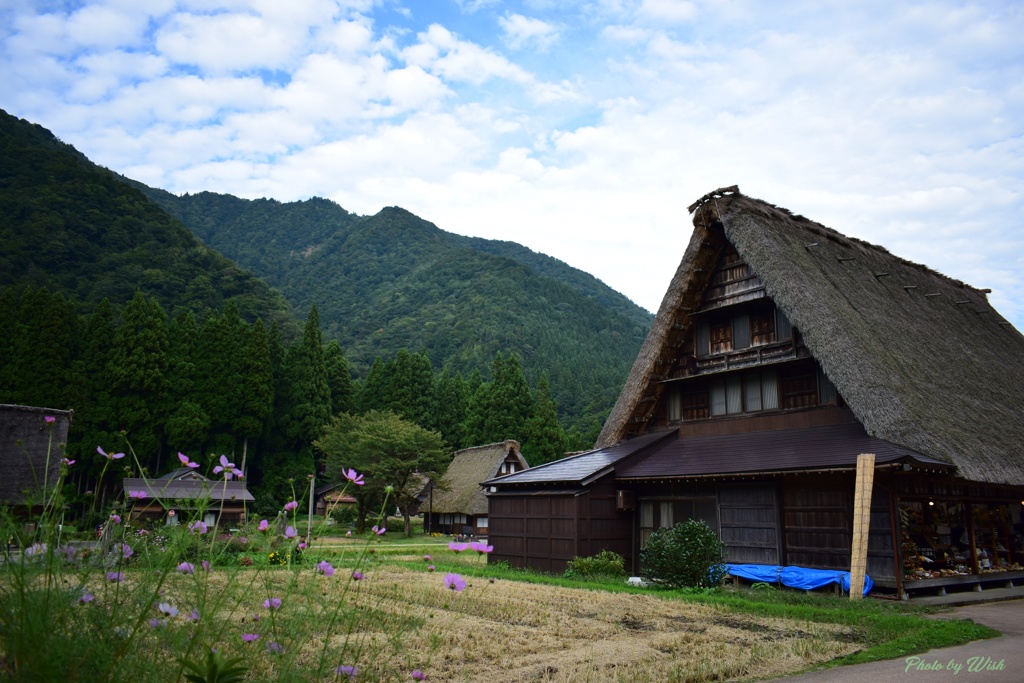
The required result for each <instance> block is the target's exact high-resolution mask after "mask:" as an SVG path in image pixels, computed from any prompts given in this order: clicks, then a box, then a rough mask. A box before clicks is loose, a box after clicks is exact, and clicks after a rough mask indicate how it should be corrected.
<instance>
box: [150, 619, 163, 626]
mask: <svg viewBox="0 0 1024 683" xmlns="http://www.w3.org/2000/svg"><path fill="white" fill-rule="evenodd" d="M163 625H164V620H163V619H157V618H156V617H154V618H152V619H150V620H149V627H150V628H160V627H161V626H163Z"/></svg>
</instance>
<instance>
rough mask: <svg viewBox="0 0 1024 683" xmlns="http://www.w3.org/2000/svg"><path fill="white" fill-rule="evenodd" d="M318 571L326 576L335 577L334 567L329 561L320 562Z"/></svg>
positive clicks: (317, 567)
mask: <svg viewBox="0 0 1024 683" xmlns="http://www.w3.org/2000/svg"><path fill="white" fill-rule="evenodd" d="M316 570H317V571H318V572H319V573H321V574H323V575H324V576H334V566H333V565H331V563H330V562H328V561H327V560H320V563H319V564H318V565H317V566H316Z"/></svg>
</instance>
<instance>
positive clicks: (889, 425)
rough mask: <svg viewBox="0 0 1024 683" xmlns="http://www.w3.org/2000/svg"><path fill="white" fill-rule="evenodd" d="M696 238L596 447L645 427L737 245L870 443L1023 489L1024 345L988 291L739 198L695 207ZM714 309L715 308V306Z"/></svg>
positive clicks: (720, 195)
mask: <svg viewBox="0 0 1024 683" xmlns="http://www.w3.org/2000/svg"><path fill="white" fill-rule="evenodd" d="M690 210H691V212H693V213H694V218H693V226H694V227H693V236H692V238H691V240H690V245H689V247H688V248H687V250H686V253H685V254H684V256H683V260H682V262H681V263H680V265H679V269H678V270H677V272H676V275H675V277H674V278H673V279H672V283H671V285H670V286H669V290H668V292H667V293H666V294H665V298H664V300H663V302H662V305H661V308H660V309H659V311H658V316H657V319H656V320H655V322H654V325H653V326H652V328H651V331H650V334H649V335H648V337H647V340H646V341H645V343H644V345H643V348H642V349H641V351H640V354H639V356H638V357H637V359H636V362H635V363H634V365H633V369H632V371H631V372H630V375H629V378H628V380H627V381H626V385H625V387H624V389H623V391H622V393H621V395H620V396H619V400H618V402H617V403H616V404H615V408H614V409H613V411H612V413H611V415H610V416H609V418H608V420H607V421H606V423H605V426H604V429H603V430H602V432H601V435H600V437H599V439H598V443H597V446H598V447H600V446H604V445H607V444H611V443H617V442H619V441H621V440H622V439H625V438H628V437H629V436H632V435H635V434H641V433H644V432H645V431H646V429H645V428H646V425H647V423H648V421H649V420H650V418H651V416H652V408H653V407H654V405H653V404H654V402H653V401H651V400H650V398H649V397H650V396H652V395H653V396H659V395H660V394H661V393H663V392H664V389H665V386H666V385H665V384H663V383H660V381H661V380H662V379H664V377H663V373H664V369H665V367H666V366H667V365H669V364H670V363H672V362H673V361H674V360H675V356H676V354H677V348H678V344H679V342H680V340H682V339H683V338H685V337H686V335H687V334H688V333H690V332H691V331H692V330H693V327H694V323H695V322H696V321H697V319H698V315H695V314H694V312H695V311H697V310H698V308H699V307H700V305H701V299H702V297H703V295H704V292H705V290H706V289H707V287H708V286H709V285H710V279H711V276H712V273H713V272H714V271H715V266H716V264H717V262H718V260H719V258H720V256H721V254H722V251H723V249H724V248H725V245H726V244H727V243H728V244H731V245H732V246H733V247H734V248H735V250H736V252H737V253H738V254H739V257H740V260H741V261H742V262H743V263H745V264H747V266H749V268H750V270H751V271H753V273H754V274H755V275H756V277H757V278H758V279H759V280H760V282H761V285H762V286H763V290H764V294H766V295H767V296H768V297H770V298H771V299H772V300H773V301H774V302H775V305H776V306H777V307H778V308H779V309H780V310H781V311H782V312H783V313H784V314H785V316H786V317H787V318H788V319H789V320H790V321H791V322H792V325H793V326H794V327H797V328H799V330H800V332H801V334H802V340H803V343H804V344H805V345H806V347H807V349H808V350H809V351H810V353H811V355H813V357H814V358H815V359H816V360H817V361H818V363H820V364H821V368H822V370H823V371H824V373H825V375H826V376H827V377H828V379H829V380H830V381H831V382H832V384H834V385H835V387H836V389H838V391H839V393H840V394H841V395H842V397H843V398H844V399H845V401H846V403H847V405H848V406H849V407H850V409H851V410H852V411H853V414H854V415H855V416H856V418H857V420H858V421H859V422H860V423H861V424H862V425H863V426H864V428H865V429H866V431H867V433H868V434H870V435H871V436H875V437H878V438H880V439H885V440H886V441H890V442H892V443H894V444H898V445H900V446H903V447H905V448H907V449H910V450H913V451H916V452H918V453H923V454H926V455H928V456H930V457H933V458H936V459H938V460H941V461H943V462H946V463H949V464H951V465H955V466H956V467H957V471H958V473H959V474H960V475H961V476H963V477H965V478H967V479H971V480H975V481H985V482H993V483H1007V484H1018V485H1024V450H1022V447H1021V444H1024V391H1021V387H1024V336H1022V335H1021V333H1020V332H1019V331H1017V330H1016V329H1015V328H1014V327H1013V326H1012V325H1011V324H1010V323H1009V322H1007V321H1006V320H1005V319H1004V318H1003V317H1002V316H1001V315H1000V314H999V313H998V312H997V311H996V310H995V309H994V308H992V306H991V305H989V303H988V300H987V298H986V296H985V295H986V293H987V292H988V290H981V289H976V288H974V287H971V286H969V285H966V284H964V283H963V282H960V281H958V280H953V279H951V278H948V277H945V276H944V275H941V274H939V273H936V272H935V271H933V270H930V269H929V268H927V267H925V266H922V265H918V264H915V263H911V262H909V261H905V260H903V259H901V258H899V257H897V256H894V255H893V254H890V253H889V252H888V251H886V250H885V249H883V248H882V247H879V246H875V245H872V244H868V243H866V242H862V241H860V240H857V239H853V238H850V237H846V236H844V235H842V234H840V233H838V232H836V231H835V230H832V229H831V228H827V227H825V226H823V225H820V224H818V223H815V222H813V221H811V220H808V219H806V218H804V217H803V216H797V215H793V214H792V213H790V212H789V211H787V210H785V209H780V208H778V207H775V206H772V205H770V204H767V203H765V202H762V201H759V200H756V199H751V198H749V197H745V196H743V195H742V194H740V193H739V191H738V190H737V189H736V188H727V189H725V190H719V191H716V192H714V193H711V194H709V195H707V196H705V197H704V198H702V199H701V200H700V201H698V202H697V203H695V204H694V205H692V206H691V207H690ZM705 310H707V309H705Z"/></svg>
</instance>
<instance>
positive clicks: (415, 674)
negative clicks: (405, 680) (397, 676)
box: [412, 669, 427, 681]
mask: <svg viewBox="0 0 1024 683" xmlns="http://www.w3.org/2000/svg"><path fill="white" fill-rule="evenodd" d="M412 680H414V681H425V680H427V674H425V673H423V672H422V671H420V670H419V669H413V670H412Z"/></svg>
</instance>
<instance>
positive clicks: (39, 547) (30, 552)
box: [25, 543, 46, 557]
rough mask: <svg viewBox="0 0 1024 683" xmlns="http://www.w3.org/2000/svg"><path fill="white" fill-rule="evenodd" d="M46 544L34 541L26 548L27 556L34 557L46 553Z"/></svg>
mask: <svg viewBox="0 0 1024 683" xmlns="http://www.w3.org/2000/svg"><path fill="white" fill-rule="evenodd" d="M45 554H46V544H45V543H33V544H32V545H30V546H29V547H27V548H25V557H33V556H35V555H45Z"/></svg>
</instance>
